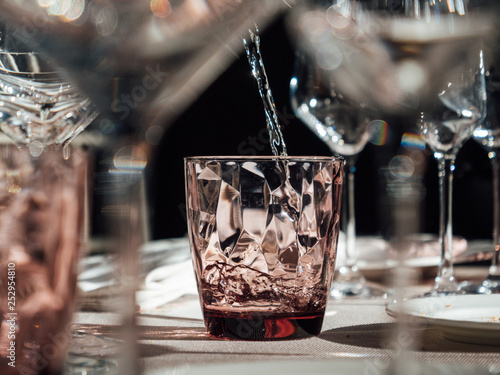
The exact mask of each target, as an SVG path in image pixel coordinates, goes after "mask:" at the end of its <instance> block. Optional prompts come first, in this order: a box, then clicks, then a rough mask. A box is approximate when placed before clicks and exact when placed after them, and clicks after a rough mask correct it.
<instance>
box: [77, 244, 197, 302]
mask: <svg viewBox="0 0 500 375" xmlns="http://www.w3.org/2000/svg"><path fill="white" fill-rule="evenodd" d="M118 267H119V262H118V261H117V259H116V256H115V255H110V254H97V255H96V254H94V255H90V256H88V257H86V258H84V259H82V261H81V263H80V272H79V276H78V288H79V289H80V291H81V293H80V294H81V295H82V305H83V307H84V308H83V309H91V310H101V309H103V310H106V309H107V308H109V306H106V305H107V304H109V300H113V298H114V296H113V294H116V291H117V286H118V277H117V276H118V275H119V269H118ZM139 281H140V285H139V290H138V292H137V295H136V299H137V304H138V305H139V308H140V309H141V310H144V309H152V308H156V307H158V306H161V305H164V304H166V303H169V302H171V301H174V300H176V299H178V298H179V297H181V296H183V295H187V294H193V295H197V294H198V291H197V286H196V281H195V277H194V270H193V266H192V262H191V256H190V250H189V240H188V239H187V238H173V239H167V240H159V241H151V242H148V243H146V244H145V245H144V246H142V247H141V249H140V250H139Z"/></svg>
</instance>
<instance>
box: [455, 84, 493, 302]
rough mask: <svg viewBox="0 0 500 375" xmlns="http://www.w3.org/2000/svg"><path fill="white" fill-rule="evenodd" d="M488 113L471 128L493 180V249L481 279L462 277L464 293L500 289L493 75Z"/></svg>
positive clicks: (483, 292) (489, 91) (481, 292)
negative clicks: (486, 156)
mask: <svg viewBox="0 0 500 375" xmlns="http://www.w3.org/2000/svg"><path fill="white" fill-rule="evenodd" d="M487 88H488V114H487V119H486V120H485V121H483V122H482V123H481V124H480V125H479V126H477V127H476V129H475V130H474V139H475V140H476V141H477V142H479V143H480V144H481V145H482V146H483V147H484V149H485V150H486V151H487V153H488V157H489V159H490V163H491V171H492V180H493V250H492V259H491V265H490V267H489V268H488V275H487V276H486V278H485V279H484V280H483V281H482V282H481V283H479V284H478V283H473V282H470V281H464V282H463V283H460V290H461V291H463V292H464V293H467V294H497V293H500V263H499V257H500V124H499V117H498V112H497V111H498V109H497V105H498V100H499V97H498V95H499V93H500V85H499V83H498V82H496V81H495V80H494V79H493V78H491V76H490V78H489V79H488V82H487Z"/></svg>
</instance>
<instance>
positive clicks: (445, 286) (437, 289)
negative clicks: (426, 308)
mask: <svg viewBox="0 0 500 375" xmlns="http://www.w3.org/2000/svg"><path fill="white" fill-rule="evenodd" d="M454 294H464V291H462V290H461V289H460V285H459V284H458V283H457V282H456V280H455V277H454V276H437V277H436V279H435V282H434V286H433V287H432V289H431V290H430V291H428V292H427V293H425V294H424V297H439V296H448V295H454Z"/></svg>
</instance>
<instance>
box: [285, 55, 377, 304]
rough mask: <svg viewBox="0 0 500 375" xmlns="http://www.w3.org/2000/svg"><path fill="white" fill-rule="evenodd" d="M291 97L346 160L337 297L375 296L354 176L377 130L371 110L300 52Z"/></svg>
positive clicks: (295, 107)
mask: <svg viewBox="0 0 500 375" xmlns="http://www.w3.org/2000/svg"><path fill="white" fill-rule="evenodd" d="M290 100H291V104H292V108H293V110H294V113H295V115H296V116H297V117H298V118H299V119H300V120H301V121H302V122H303V123H304V124H305V125H306V126H308V127H309V129H311V131H313V132H314V133H315V134H316V135H317V136H318V137H319V138H320V139H321V140H322V141H323V142H324V143H325V144H326V145H327V146H328V147H329V148H330V150H331V151H332V152H333V153H334V154H337V155H341V156H343V157H344V159H345V163H346V181H347V189H344V197H343V202H344V203H343V206H344V210H343V212H344V214H345V216H344V219H345V220H344V231H345V233H346V237H345V238H346V241H345V245H346V261H345V265H344V266H341V267H340V268H339V271H338V273H337V276H336V277H335V279H334V281H333V284H332V290H331V295H332V296H333V297H334V298H346V297H358V298H366V297H373V296H374V295H375V294H376V293H375V291H374V290H372V289H371V288H370V287H368V285H367V283H366V279H365V277H364V276H363V273H362V272H361V271H360V270H359V268H358V266H357V259H358V255H359V254H358V253H359V251H358V250H357V248H356V219H355V201H354V177H355V171H356V160H357V158H358V156H359V154H360V153H361V151H362V150H363V149H364V148H365V146H366V144H367V143H368V142H369V141H370V139H371V138H372V135H373V134H372V133H373V130H374V127H373V124H374V123H372V122H371V121H370V116H369V114H368V111H367V110H363V108H361V106H356V105H354V104H353V103H350V102H349V101H348V100H347V99H345V98H344V97H343V96H342V94H341V93H339V92H338V91H337V90H336V87H335V85H334V84H332V83H331V81H329V82H327V81H326V80H323V79H322V77H321V76H320V74H319V71H318V68H317V66H316V64H315V63H314V61H311V59H310V58H308V57H307V56H306V55H304V54H300V53H298V54H297V57H296V61H295V70H294V75H293V77H292V79H291V81H290Z"/></svg>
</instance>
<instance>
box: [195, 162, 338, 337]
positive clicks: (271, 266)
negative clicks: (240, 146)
mask: <svg viewBox="0 0 500 375" xmlns="http://www.w3.org/2000/svg"><path fill="white" fill-rule="evenodd" d="M185 166H186V195H187V207H188V226H189V235H190V240H191V248H192V255H193V262H194V267H195V273H196V277H197V281H198V288H199V293H200V299H201V304H202V309H203V313H204V318H205V325H206V327H207V330H208V332H209V333H210V334H211V335H212V336H216V337H226V338H236V339H246V340H270V339H288V338H302V337H308V336H312V335H318V334H319V333H320V331H321V326H322V322H323V317H324V312H325V308H326V302H327V297H328V292H329V287H330V282H331V277H332V274H333V270H334V263H335V258H336V251H337V240H338V230H339V215H340V202H341V190H342V183H343V177H342V176H343V160H342V159H337V158H328V157H310V158H306V157H279V158H276V157H254V158H251V157H250V158H241V157H239V158H238V157H201V158H186V159H185Z"/></svg>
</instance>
